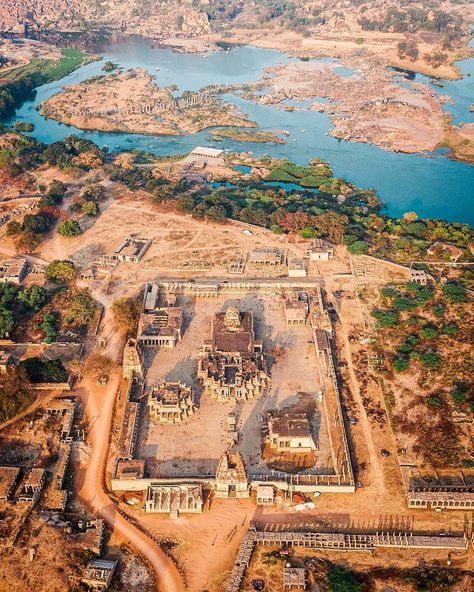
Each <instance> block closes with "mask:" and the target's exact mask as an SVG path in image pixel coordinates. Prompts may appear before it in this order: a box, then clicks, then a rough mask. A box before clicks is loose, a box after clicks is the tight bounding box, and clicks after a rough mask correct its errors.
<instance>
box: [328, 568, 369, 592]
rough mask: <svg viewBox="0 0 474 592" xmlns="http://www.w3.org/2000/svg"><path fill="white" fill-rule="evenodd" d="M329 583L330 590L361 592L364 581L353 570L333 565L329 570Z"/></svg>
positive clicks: (333, 591) (335, 591)
mask: <svg viewBox="0 0 474 592" xmlns="http://www.w3.org/2000/svg"><path fill="white" fill-rule="evenodd" d="M328 584H329V590H330V592H360V591H361V590H362V583H361V581H360V580H359V578H358V576H357V574H356V573H355V572H353V571H349V570H346V569H344V568H343V567H339V566H338V565H331V567H330V568H329V572H328Z"/></svg>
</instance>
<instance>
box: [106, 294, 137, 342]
mask: <svg viewBox="0 0 474 592" xmlns="http://www.w3.org/2000/svg"><path fill="white" fill-rule="evenodd" d="M112 313H113V315H114V321H115V325H116V326H117V327H118V328H119V329H120V331H122V332H123V333H126V334H128V333H132V332H133V331H134V330H135V329H136V327H137V324H138V317H139V315H140V304H139V302H138V301H137V300H134V299H133V298H126V297H123V298H118V299H117V300H116V301H115V302H114V303H113V305H112Z"/></svg>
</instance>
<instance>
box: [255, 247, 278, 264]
mask: <svg viewBox="0 0 474 592" xmlns="http://www.w3.org/2000/svg"><path fill="white" fill-rule="evenodd" d="M248 262H249V264H250V265H252V266H254V267H278V266H279V265H284V264H285V262H286V253H285V251H284V250H283V249H277V248H276V247H262V248H258V249H255V250H253V251H250V253H249V255H248Z"/></svg>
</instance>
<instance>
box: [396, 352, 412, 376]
mask: <svg viewBox="0 0 474 592" xmlns="http://www.w3.org/2000/svg"><path fill="white" fill-rule="evenodd" d="M392 364H393V369H394V370H395V372H406V371H407V370H408V368H409V367H410V360H407V358H401V357H398V356H396V357H395V358H393V362H392Z"/></svg>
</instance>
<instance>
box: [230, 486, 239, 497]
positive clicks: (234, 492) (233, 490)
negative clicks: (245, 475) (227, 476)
mask: <svg viewBox="0 0 474 592" xmlns="http://www.w3.org/2000/svg"><path fill="white" fill-rule="evenodd" d="M228 496H229V497H237V488H236V486H235V485H229V489H228Z"/></svg>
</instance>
